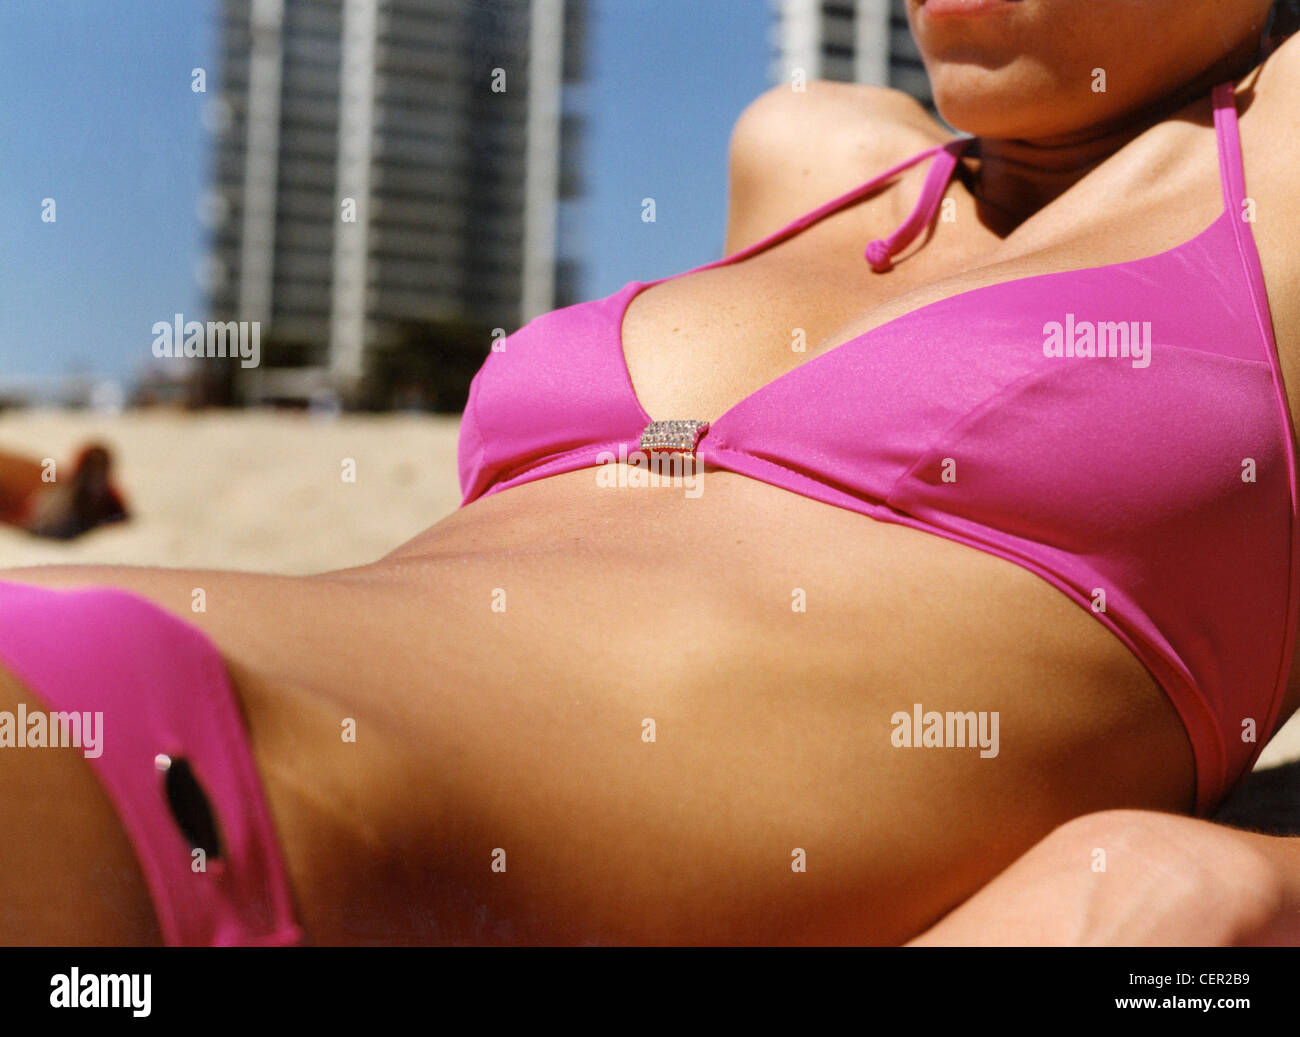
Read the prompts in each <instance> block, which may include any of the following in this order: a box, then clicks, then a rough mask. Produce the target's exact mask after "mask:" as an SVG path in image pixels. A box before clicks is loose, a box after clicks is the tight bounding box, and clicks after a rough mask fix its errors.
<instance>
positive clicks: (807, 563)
mask: <svg viewBox="0 0 1300 1037" xmlns="http://www.w3.org/2000/svg"><path fill="white" fill-rule="evenodd" d="M377 570H378V571H380V572H392V573H398V574H401V575H400V577H399V578H400V579H401V580H403V581H406V582H407V584H408V585H409V586H422V587H427V588H428V589H429V591H428V593H429V595H430V600H431V602H432V604H431V605H430V609H429V612H428V613H427V614H428V615H436V616H437V617H438V618H437V621H436V622H427V621H426V622H424V628H425V629H427V630H428V635H427V648H426V651H427V653H429V654H431V656H432V657H433V658H435V659H436V660H437V667H438V673H439V680H438V688H437V690H435V691H434V692H432V693H427V692H426V691H425V690H423V689H415V690H413V691H412V692H411V694H413V695H415V696H417V697H419V699H420V701H421V702H424V703H426V706H425V707H424V712H425V713H426V714H427V715H428V717H429V723H428V726H426V727H421V728H420V735H419V737H420V740H421V745H422V746H425V747H427V748H428V750H429V751H430V753H431V756H432V757H434V758H436V757H438V756H442V757H443V758H454V759H455V760H456V761H457V769H456V777H455V778H453V779H448V780H450V781H451V782H452V785H454V786H455V787H454V788H451V787H448V788H445V789H444V792H443V799H444V800H445V801H456V802H461V801H469V802H473V803H475V804H476V806H477V807H478V808H479V809H480V810H483V811H485V812H486V814H487V815H488V816H490V817H492V818H495V819H497V822H498V823H499V828H500V829H501V830H504V831H510V832H512V833H513V834H514V837H515V839H516V841H517V842H518V843H520V844H529V845H531V846H532V849H533V851H534V852H536V853H538V854H542V855H544V854H546V853H549V852H551V850H553V849H554V848H555V847H556V846H563V845H567V844H568V841H569V840H572V839H573V838H576V837H577V834H580V835H581V839H582V840H583V841H584V843H585V842H587V841H593V842H594V843H595V844H596V845H600V846H604V847H606V848H607V850H606V852H607V854H608V855H609V857H608V859H611V860H613V859H617V860H622V861H626V860H636V861H638V862H639V865H638V866H639V867H642V868H644V869H648V870H649V871H650V872H652V873H653V875H654V876H655V877H656V880H658V879H661V878H662V877H663V876H665V875H672V876H674V879H673V881H674V882H685V883H686V885H687V886H688V887H690V888H691V889H695V888H696V887H695V886H693V885H692V883H694V882H696V880H699V881H703V880H702V879H701V878H700V874H699V871H700V869H701V868H702V869H704V870H705V871H707V870H708V869H707V866H706V865H703V864H701V863H700V861H701V860H704V859H710V858H713V857H716V855H717V854H722V855H723V857H727V858H730V855H732V854H736V855H738V856H737V858H736V859H735V860H733V861H731V863H729V864H728V865H727V866H726V867H727V869H729V870H728V871H727V873H728V874H735V875H743V874H749V873H750V872H752V870H753V868H755V867H756V866H757V865H756V863H755V862H756V861H758V860H767V861H768V865H770V867H768V865H765V866H764V867H767V871H770V872H771V875H768V878H764V879H760V878H758V877H754V878H752V882H751V881H750V880H745V882H744V883H743V884H745V885H753V884H754V883H758V884H759V885H762V887H763V889H764V890H765V892H764V894H763V897H764V898H765V902H766V898H770V897H772V896H775V895H776V892H775V891H776V889H778V888H782V887H780V886H779V883H780V881H781V880H780V875H782V874H787V873H789V870H790V867H791V854H792V853H794V852H796V851H798V850H808V852H809V854H810V859H811V854H812V853H813V851H812V850H809V849H808V846H807V845H806V844H812V845H814V846H816V847H818V848H819V849H818V850H817V858H818V860H819V865H820V867H821V868H823V869H824V868H826V867H828V866H832V865H833V867H832V872H833V876H834V877H831V876H828V874H827V873H826V872H825V871H822V872H821V875H820V878H819V879H818V880H817V881H818V882H820V883H823V884H824V885H822V886H821V887H820V888H821V894H819V896H818V898H817V899H816V900H815V904H816V905H817V910H818V911H819V912H827V913H825V914H824V916H823V919H822V921H821V922H820V923H818V924H819V926H820V927H819V928H816V929H815V932H816V934H817V936H818V937H819V938H825V939H841V938H843V939H850V940H855V939H861V940H882V941H890V940H894V939H905V938H907V937H908V936H910V935H913V934H914V933H915V932H917V931H919V929H920V927H921V926H922V925H923V924H925V923H926V922H928V921H932V920H934V918H936V917H937V916H938V914H941V913H942V911H943V910H946V909H947V908H948V907H951V906H953V905H954V904H955V903H957V902H959V901H960V900H961V899H964V898H965V897H966V896H969V895H970V894H971V893H973V892H974V891H975V889H977V888H979V886H980V885H982V883H983V882H985V881H987V880H988V879H989V878H991V877H992V875H994V874H996V873H997V871H999V870H1001V868H1003V867H1005V866H1006V865H1007V864H1009V863H1010V862H1011V860H1013V859H1015V857H1016V856H1018V855H1019V854H1020V853H1022V852H1023V851H1024V850H1025V849H1027V848H1028V847H1029V846H1030V845H1032V844H1033V843H1034V842H1036V841H1037V840H1038V839H1039V838H1041V837H1042V836H1043V835H1045V834H1046V833H1047V832H1048V831H1050V830H1051V828H1052V827H1054V826H1055V825H1056V824H1059V823H1061V822H1063V821H1065V820H1067V819H1069V818H1070V817H1073V816H1077V815H1079V814H1083V813H1087V812H1090V811H1094V810H1101V809H1107V808H1113V807H1123V806H1128V807H1149V808H1156V809H1167V810H1186V809H1190V806H1191V799H1192V787H1193V777H1194V772H1193V768H1192V763H1191V753H1190V748H1189V745H1188V743H1187V739H1186V736H1185V734H1184V732H1183V729H1182V726H1181V723H1180V721H1179V719H1178V716H1177V713H1176V712H1175V711H1174V709H1173V707H1172V705H1171V704H1170V703H1169V702H1168V700H1167V699H1166V697H1165V695H1164V694H1163V692H1162V691H1161V690H1160V689H1159V688H1158V687H1157V686H1156V684H1155V682H1154V681H1153V679H1152V678H1151V676H1150V675H1149V674H1148V673H1147V671H1146V669H1145V668H1144V667H1143V666H1142V664H1141V663H1140V662H1139V661H1138V660H1137V659H1136V658H1135V657H1134V656H1133V655H1132V654H1131V653H1130V652H1129V650H1128V649H1127V648H1126V647H1125V646H1124V645H1123V644H1122V643H1121V642H1119V641H1118V640H1117V639H1116V638H1115V637H1114V635H1113V634H1111V633H1110V632H1109V631H1108V630H1107V629H1106V628H1105V627H1103V626H1102V625H1101V624H1100V623H1099V622H1097V621H1096V620H1095V619H1094V618H1093V617H1092V616H1091V615H1090V614H1089V613H1088V612H1087V611H1086V610H1085V609H1083V608H1081V607H1079V606H1078V605H1077V604H1075V603H1074V602H1072V601H1070V600H1069V599H1067V598H1066V597H1065V596H1064V595H1063V594H1061V593H1060V592H1059V591H1057V590H1056V589H1055V588H1054V587H1052V586H1050V585H1049V584H1047V583H1046V582H1045V581H1043V580H1042V579H1040V578H1039V577H1037V576H1035V575H1033V574H1031V573H1029V572H1027V571H1025V570H1023V569H1021V568H1019V567H1018V566H1015V565H1014V564H1012V563H1010V562H1008V561H1006V560H1003V559H1001V558H997V557H995V556H991V555H987V554H984V553H982V552H979V551H976V550H974V549H972V548H969V547H967V546H964V545H960V544H957V543H954V542H951V541H948V540H946V539H943V538H942V537H939V536H936V535H932V534H928V533H924V532H920V531H917V530H914V529H910V528H907V527H904V526H896V525H892V524H887V523H882V522H877V521H874V520H872V519H870V518H868V517H866V516H863V515H860V514H857V513H854V512H850V511H847V510H845V509H840V508H835V507H832V506H829V505H825V504H822V503H820V502H817V501H813V500H810V499H807V498H803V497H800V496H797V495H795V494H791V493H788V492H786V491H783V490H780V489H777V488H775V487H771V486H768V485H765V484H763V483H759V482H757V481H754V480H751V479H747V478H745V477H741V476H737V475H734V474H732V473H728V472H722V471H713V470H710V471H708V472H707V473H706V475H705V478H704V491H703V493H700V494H698V495H696V496H688V495H687V493H686V492H685V490H684V489H683V488H682V487H680V486H678V487H675V488H670V487H642V488H632V487H613V486H601V485H598V484H597V479H596V472H595V471H594V470H581V471H575V472H570V473H566V474H563V475H559V476H553V477H550V478H546V479H543V480H539V481H537V482H533V483H528V484H524V485H521V486H518V487H515V488H512V489H510V490H506V491H504V492H502V493H500V494H496V495H492V496H489V497H485V498H482V499H480V500H479V501H476V502H475V503H473V504H471V505H469V506H468V507H466V508H463V509H461V510H459V511H458V512H456V513H455V514H453V515H451V516H449V517H448V518H447V519H445V520H444V521H443V522H440V523H439V524H438V525H437V526H435V527H433V528H432V529H430V530H429V531H427V532H426V533H424V534H422V535H421V536H419V537H417V538H416V539H414V540H413V541H411V542H409V543H408V544H406V545H404V546H403V547H402V548H400V549H398V550H397V551H395V552H393V553H392V554H391V555H389V556H388V557H387V558H385V559H384V560H382V561H381V562H380V563H378V566H377ZM341 575H342V576H344V578H346V574H341ZM358 578H359V579H360V578H368V577H361V576H358ZM453 688H454V689H455V697H454V699H449V698H448V697H447V696H448V689H453ZM382 694H383V696H384V697H385V699H386V700H389V701H391V702H392V703H393V705H394V708H395V709H397V710H398V711H399V713H398V714H395V715H402V716H409V715H411V714H413V713H419V712H420V711H421V707H418V706H416V705H414V703H413V700H407V699H406V698H405V696H404V695H402V694H399V693H396V692H395V691H394V689H392V688H385V689H384V690H383V692H382ZM430 694H431V696H432V701H433V702H434V703H435V704H444V703H446V702H448V701H453V702H454V717H449V716H448V715H447V713H445V712H439V711H438V709H436V708H435V709H433V710H432V711H430V710H429V708H428V707H427V703H428V701H429V700H430ZM439 725H442V726H441V727H440V726H439ZM485 773H490V774H491V775H493V776H492V777H491V778H490V779H484V778H483V775H484V774H485ZM484 780H488V784H489V785H490V786H491V787H492V789H493V790H494V791H493V794H492V797H489V799H490V801H491V805H490V806H489V805H488V803H487V801H486V800H485V798H484V793H483V782H484ZM493 797H496V798H493ZM557 812H558V813H557ZM629 813H630V814H632V815H633V816H634V817H635V818H636V820H635V821H634V822H632V821H629V820H628V814H629ZM565 817H567V818H569V819H570V820H569V821H568V822H565V823H563V824H562V823H561V820H560V819H561V818H565ZM509 819H513V820H509ZM575 819H581V821H582V824H581V825H578V821H577V820H575ZM467 823H468V820H467ZM628 824H633V825H634V829H635V831H634V832H630V831H629V829H628V828H627V825H628ZM574 825H578V830H579V831H578V832H577V834H575V829H574V828H573V826H574ZM701 833H703V834H701ZM502 838H504V836H503V837H502ZM533 840H536V843H535V844H533ZM787 843H788V844H789V845H786V844H787ZM600 856H601V855H600V854H597V855H596V859H597V860H599V859H600ZM769 857H770V858H771V860H768V858H769ZM566 860H567V863H566V864H565V865H564V866H563V868H562V869H560V870H559V871H557V872H554V873H548V877H547V881H546V884H545V887H544V888H545V890H546V893H545V895H544V896H543V895H541V894H539V901H541V902H544V903H546V904H550V905H559V906H558V907H556V910H557V911H560V912H561V913H562V914H564V915H565V917H574V918H578V917H580V916H582V913H583V912H584V911H588V910H590V911H591V912H594V913H595V914H594V915H593V916H592V917H591V918H589V919H588V921H587V922H585V923H583V922H577V921H575V923H574V924H575V926H576V927H577V928H575V929H574V930H573V933H576V932H579V931H582V932H586V931H596V932H607V930H605V929H603V928H602V926H601V925H600V924H599V923H598V920H597V919H596V917H595V916H596V915H599V908H598V906H597V905H598V904H599V902H600V896H599V894H598V893H597V892H593V891H598V890H600V889H601V888H602V885H601V883H602V880H603V879H607V878H608V876H607V875H606V874H605V872H604V871H602V870H600V868H599V866H598V865H596V864H592V863H591V861H590V860H588V859H586V858H584V860H585V861H586V863H583V864H576V863H574V861H573V860H572V859H568V858H566ZM684 861H685V862H691V863H690V864H689V866H688V865H686V864H684V863H683V862H684ZM557 867H559V866H558V865H557ZM683 868H686V874H687V875H688V876H689V881H688V878H683ZM585 869H595V870H593V871H591V872H590V873H588V871H587V870H585ZM747 869H748V871H747ZM760 870H762V869H760ZM763 874H765V875H766V874H767V872H763ZM768 879H771V880H772V881H773V882H776V883H778V885H777V886H775V887H768V886H766V885H763V883H766V882H767V881H768ZM570 882H572V883H573V891H572V892H573V896H572V898H571V899H566V898H565V896H564V894H563V893H562V892H560V891H561V890H562V889H563V888H564V887H565V886H566V884H568V883H570ZM670 885H671V883H670ZM652 886H653V884H652ZM620 888H621V887H620ZM674 888H676V887H674ZM755 888H758V887H757V886H755ZM809 888H810V889H811V888H812V887H811V885H810V886H809ZM626 892H627V890H626V889H623V893H626ZM680 892H681V895H682V896H683V897H686V896H688V893H687V892H685V891H680ZM612 895H613V894H611V896H612ZM715 896H716V891H715V895H714V896H709V897H704V898H703V899H704V901H705V902H707V903H714V902H715ZM782 896H784V894H782ZM886 902H888V903H889V904H891V905H893V906H891V907H889V908H888V909H885V908H883V907H882V906H881V905H882V904H884V903H886ZM612 903H613V901H611V904H612ZM620 903H621V902H620ZM789 903H790V904H796V903H802V901H797V900H796V901H791V902H789ZM810 903H812V902H810ZM828 905H830V907H828ZM864 905H872V906H871V911H874V912H875V914H874V915H872V916H871V917H867V915H865V914H864V911H866V910H867V908H866V907H865V906H864ZM832 908H833V910H832ZM621 910H622V908H620V911H621ZM792 910H793V911H794V914H796V915H798V914H800V913H801V912H802V911H803V910H804V908H797V909H792ZM609 911H610V912H613V911H614V908H613V907H612V906H611V907H610V908H609ZM701 911H704V908H701ZM625 914H626V913H625V912H624V914H620V915H619V917H625ZM647 924H648V923H647ZM717 924H718V926H719V927H720V928H716V929H713V930H710V931H712V932H713V933H714V935H715V936H717V938H719V939H728V938H731V937H733V936H735V935H736V933H737V930H735V929H728V928H726V927H725V926H724V925H723V923H722V922H718V923H717ZM693 925H694V926H695V927H694V928H691V929H690V931H691V932H705V931H706V929H707V924H706V921H705V916H704V915H703V914H701V916H700V917H699V918H696V919H695V920H694V923H693ZM584 926H585V928H584ZM838 926H842V928H837V927H838ZM701 927H703V928H701ZM643 931H645V930H640V929H629V930H626V931H625V935H626V934H629V933H630V934H631V936H632V938H636V934H637V933H640V932H643ZM570 935H572V933H571V934H570ZM557 938H567V937H561V936H557Z"/></svg>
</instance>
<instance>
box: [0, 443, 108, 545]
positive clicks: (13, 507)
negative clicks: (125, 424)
mask: <svg viewBox="0 0 1300 1037" xmlns="http://www.w3.org/2000/svg"><path fill="white" fill-rule="evenodd" d="M111 467H112V458H111V457H110V456H109V453H108V450H107V449H106V448H104V447H103V446H101V445H100V444H98V443H92V444H90V445H89V446H86V447H83V448H82V451H81V453H80V454H79V455H78V457H77V460H76V461H75V462H74V464H73V465H72V469H71V471H70V472H68V474H61V471H60V468H59V467H58V466H57V465H54V464H51V463H50V462H49V461H48V460H42V461H35V460H33V459H31V458H30V457H20V456H18V455H17V454H8V453H5V452H3V451H0V522H3V523H5V524H6V525H10V526H18V527H19V528H21V529H25V530H27V531H28V532H29V533H35V534H36V535H37V536H45V537H54V538H55V539H58V540H70V539H72V538H73V537H76V536H80V535H81V534H82V533H86V532H89V531H90V530H92V529H95V528H96V527H98V526H102V525H105V524H106V523H109V522H121V521H122V520H123V519H125V518H127V517H128V514H127V510H126V505H125V504H124V503H123V501H122V496H121V494H120V493H118V491H117V490H116V489H115V488H114V486H113V483H112V480H111V479H110V478H109V469H110V468H111ZM64 471H66V469H65V470H64Z"/></svg>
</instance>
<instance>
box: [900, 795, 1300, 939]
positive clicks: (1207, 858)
mask: <svg viewBox="0 0 1300 1037" xmlns="http://www.w3.org/2000/svg"><path fill="white" fill-rule="evenodd" d="M1297 943H1300V838H1284V837H1279V836H1272V835H1263V834H1260V833H1258V832H1247V831H1242V830H1241V829H1236V828H1229V827H1227V826H1224V825H1219V824H1214V823H1213V822H1209V821H1200V820H1196V819H1193V818H1187V817H1179V816H1177V815H1174V814H1162V813H1157V812H1154V811H1146V810H1108V811H1103V812H1101V813H1094V814H1086V815H1084V816H1083V817H1080V818H1076V819H1075V820H1073V821H1070V822H1067V823H1066V824H1064V825H1061V826H1060V827H1059V828H1057V829H1056V830H1055V831H1053V832H1052V833H1051V834H1050V835H1048V836H1047V837H1046V838H1045V839H1043V840H1042V841H1041V842H1039V843H1038V844H1037V845H1036V846H1034V847H1033V848H1032V849H1031V850H1029V851H1028V852H1027V853H1026V854H1025V855H1024V856H1022V857H1021V858H1020V859H1019V860H1017V861H1016V862H1015V864H1013V865H1012V866H1011V867H1009V868H1008V869H1007V870H1006V871H1004V872H1002V874H1000V875H999V876H998V877H997V878H995V879H994V880H993V881H992V882H990V883H989V884H988V885H987V886H985V887H984V888H983V889H982V890H980V892H978V893H976V894H975V896H973V897H971V898H970V899H969V900H967V901H966V902H965V903H963V904H962V905H961V906H960V907H957V908H956V909H955V910H953V911H952V912H950V913H949V914H948V915H947V916H945V917H944V918H943V919H942V920H941V921H939V922H938V923H937V924H936V925H934V926H933V927H931V928H930V929H928V930H927V931H926V932H924V933H922V934H921V935H920V936H918V937H917V938H916V939H914V940H912V941H911V942H910V943H909V944H908V946H912V947H940V946H982V947H988V946H1011V945H1022V946H1094V947H1095V946H1189V945H1197V946H1217V947H1222V946H1239V945H1277V944H1297Z"/></svg>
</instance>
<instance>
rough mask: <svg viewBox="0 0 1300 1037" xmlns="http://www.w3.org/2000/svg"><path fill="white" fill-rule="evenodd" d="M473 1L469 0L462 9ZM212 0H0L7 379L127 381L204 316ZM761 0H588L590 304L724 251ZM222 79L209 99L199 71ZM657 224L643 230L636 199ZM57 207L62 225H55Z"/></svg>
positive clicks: (584, 242)
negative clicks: (648, 201)
mask: <svg viewBox="0 0 1300 1037" xmlns="http://www.w3.org/2000/svg"><path fill="white" fill-rule="evenodd" d="M467 2H468V0H467ZM216 9H217V8H216V2H215V0H128V2H109V0H5V2H4V3H0V227H3V232H4V233H3V238H2V239H0V381H3V380H6V379H9V378H12V377H14V376H25V375H35V376H47V375H65V374H72V373H84V374H93V375H109V376H117V377H129V376H130V375H131V374H132V372H134V371H136V370H138V369H139V367H140V366H141V364H142V363H144V362H145V361H147V359H148V356H149V345H150V343H151V341H152V334H151V332H150V329H151V327H152V325H153V323H154V321H156V320H160V319H161V320H166V319H168V318H169V316H170V315H171V314H173V313H175V312H181V313H184V314H186V316H187V318H189V317H191V316H194V317H201V316H202V315H203V301H202V296H201V293H200V291H199V288H198V286H197V283H196V279H195V271H196V268H197V265H198V263H199V261H200V259H201V256H202V246H203V231H202V228H201V226H200V224H199V221H198V217H197V214H196V211H195V210H196V203H197V199H198V197H199V195H200V194H201V192H202V191H203V190H204V189H205V188H206V186H207V182H208V177H209V169H210V166H209V163H210V153H209V150H208V138H207V134H206V132H205V131H204V130H203V126H202V122H201V119H200V113H201V110H202V107H203V105H204V103H205V100H207V98H209V97H212V96H213V95H214V94H215V91H216V87H217V84H218V77H217V74H216V73H217V69H216V42H217V40H216V22H215V15H216ZM768 12H769V9H768V4H767V2H766V0H592V20H591V26H590V37H589V40H588V46H589V52H588V57H589V63H588V79H587V82H586V83H585V84H584V85H583V86H582V87H581V88H580V91H579V93H578V95H577V99H578V101H579V104H580V107H581V109H582V110H583V111H584V112H585V113H586V118H587V123H588V136H587V141H586V153H585V155H584V156H583V158H584V171H585V180H586V194H585V196H584V198H583V199H582V201H581V202H580V203H578V204H577V206H575V211H574V217H575V220H574V231H575V239H574V240H575V244H576V246H577V247H576V248H574V249H573V251H575V252H576V253H577V255H578V257H579V258H580V259H581V260H582V261H583V264H584V278H583V282H582V295H583V296H584V297H586V298H595V297H599V296H603V295H608V294H609V293H611V292H613V291H615V290H616V289H617V288H619V287H620V286H622V285H623V284H625V283H626V282H628V281H631V280H650V279H653V278H656V277H660V276H663V275H666V274H670V273H674V272H676V271H679V270H684V269H687V268H689V267H693V266H697V265H699V264H701V263H704V262H706V261H708V260H710V259H714V258H716V257H717V256H718V255H720V254H721V248H722V238H723V234H724V232H725V216H726V161H727V141H728V136H729V134H730V130H731V126H732V124H733V123H734V121H735V119H736V116H737V115H739V114H740V111H741V110H742V109H743V108H744V106H745V105H746V104H747V103H748V102H749V101H750V100H752V99H753V98H754V97H755V96H757V95H758V94H759V93H761V92H762V90H763V89H764V88H765V86H766V81H765V74H766V69H767V59H768V42H767V40H768V24H769V21H770V15H769V13H768ZM195 67H202V68H205V69H207V70H208V72H209V76H210V79H209V83H208V88H209V93H208V95H206V96H205V95H203V94H196V93H194V92H193V91H192V90H191V89H190V70H191V69H192V68H195ZM646 196H650V197H653V198H654V199H655V200H656V204H657V222H656V223H653V224H646V223H642V222H641V219H640V211H641V210H640V204H641V199H642V198H644V197H646ZM45 198H53V199H54V202H55V207H56V208H55V213H56V217H57V218H56V221H55V222H54V223H47V222H43V221H42V219H41V213H42V202H43V199H45Z"/></svg>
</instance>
